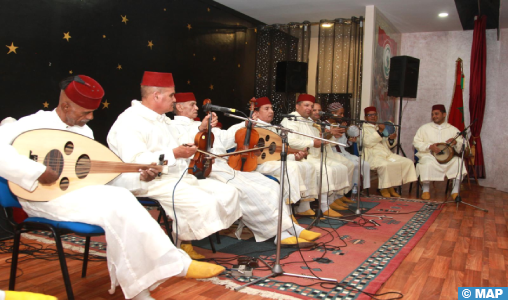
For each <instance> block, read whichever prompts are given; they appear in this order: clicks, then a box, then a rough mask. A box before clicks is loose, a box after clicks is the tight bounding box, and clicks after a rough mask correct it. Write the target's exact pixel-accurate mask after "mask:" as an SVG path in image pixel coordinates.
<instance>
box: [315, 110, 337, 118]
mask: <svg viewBox="0 0 508 300" xmlns="http://www.w3.org/2000/svg"><path fill="white" fill-rule="evenodd" d="M319 115H320V116H321V117H322V116H325V117H332V118H333V117H339V116H337V115H335V114H332V113H329V112H326V111H320V112H319Z"/></svg>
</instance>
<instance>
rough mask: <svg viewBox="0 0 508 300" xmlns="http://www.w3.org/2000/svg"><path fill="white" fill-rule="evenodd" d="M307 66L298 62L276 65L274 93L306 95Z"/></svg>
mask: <svg viewBox="0 0 508 300" xmlns="http://www.w3.org/2000/svg"><path fill="white" fill-rule="evenodd" d="M308 69H309V67H308V65H307V63H304V62H298V61H281V62H278V63H277V70H276V78H275V91H276V92H278V93H306V92H307V78H308V75H307V73H308Z"/></svg>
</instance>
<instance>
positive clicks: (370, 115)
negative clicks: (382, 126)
mask: <svg viewBox="0 0 508 300" xmlns="http://www.w3.org/2000/svg"><path fill="white" fill-rule="evenodd" d="M365 116H367V117H374V116H377V114H368V115H365Z"/></svg>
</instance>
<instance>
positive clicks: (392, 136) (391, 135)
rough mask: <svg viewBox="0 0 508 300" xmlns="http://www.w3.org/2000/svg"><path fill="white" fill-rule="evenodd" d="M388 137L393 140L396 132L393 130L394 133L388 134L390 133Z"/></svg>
mask: <svg viewBox="0 0 508 300" xmlns="http://www.w3.org/2000/svg"><path fill="white" fill-rule="evenodd" d="M388 138H389V139H390V140H394V139H396V138H397V133H396V132H394V133H392V134H390V135H389V136H388Z"/></svg>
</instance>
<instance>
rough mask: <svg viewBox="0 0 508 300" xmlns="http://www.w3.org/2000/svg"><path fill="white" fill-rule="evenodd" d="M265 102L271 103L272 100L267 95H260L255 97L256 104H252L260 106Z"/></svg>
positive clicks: (256, 106)
mask: <svg viewBox="0 0 508 300" xmlns="http://www.w3.org/2000/svg"><path fill="white" fill-rule="evenodd" d="M266 104H272V102H270V99H268V97H261V98H257V99H256V104H255V105H254V107H255V108H260V107H261V106H263V105H266Z"/></svg>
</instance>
